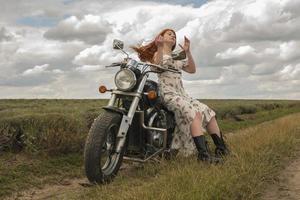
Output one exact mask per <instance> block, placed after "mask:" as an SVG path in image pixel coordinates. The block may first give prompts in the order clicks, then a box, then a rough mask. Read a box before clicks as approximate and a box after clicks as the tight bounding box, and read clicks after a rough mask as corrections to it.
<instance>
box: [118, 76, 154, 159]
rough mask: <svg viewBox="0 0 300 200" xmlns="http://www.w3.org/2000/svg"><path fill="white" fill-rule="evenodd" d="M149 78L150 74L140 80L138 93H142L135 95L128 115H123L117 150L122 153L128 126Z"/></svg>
mask: <svg viewBox="0 0 300 200" xmlns="http://www.w3.org/2000/svg"><path fill="white" fill-rule="evenodd" d="M147 79H148V75H145V76H144V77H143V79H142V80H141V82H140V85H139V87H138V89H137V93H138V94H140V96H135V97H134V98H133V101H132V103H131V105H130V108H129V111H128V113H127V116H126V115H123V118H122V122H121V124H120V128H119V131H118V135H117V138H119V141H118V143H117V147H116V152H117V153H120V152H121V149H122V147H123V146H124V144H125V141H126V135H127V133H128V128H129V126H130V124H131V122H132V119H133V116H134V114H135V111H136V108H137V106H138V104H139V101H140V98H141V93H142V91H143V89H144V86H145V83H146V80H147Z"/></svg>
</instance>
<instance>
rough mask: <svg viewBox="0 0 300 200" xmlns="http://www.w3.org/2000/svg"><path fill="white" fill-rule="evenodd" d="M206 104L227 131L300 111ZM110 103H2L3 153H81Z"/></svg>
mask: <svg viewBox="0 0 300 200" xmlns="http://www.w3.org/2000/svg"><path fill="white" fill-rule="evenodd" d="M201 101H202V100H201ZM202 102H204V103H206V104H207V105H209V106H210V107H211V108H212V109H214V110H215V111H216V113H217V118H218V120H219V123H220V125H221V127H222V129H223V132H228V131H232V130H235V129H236V128H243V127H246V126H249V125H252V124H256V123H259V122H262V121H265V120H266V119H268V118H269V120H270V119H272V117H273V116H274V113H276V115H277V117H279V116H283V115H285V114H288V113H293V112H300V101H291V100H272V101H270V100H268V101H261V100H203V101H202ZM106 103H107V100H56V99H53V100H46V99H41V100H22V99H18V100H0V152H1V150H2V151H3V150H4V149H6V150H11V151H15V152H18V151H20V150H25V152H28V153H40V154H43V153H44V154H45V153H46V154H66V153H74V152H81V151H82V149H83V144H84V139H85V136H86V134H87V132H88V129H89V127H90V126H91V124H92V122H93V120H94V118H96V116H97V115H99V114H100V112H101V111H102V110H101V107H102V106H103V105H105V104H106ZM236 122H238V123H236Z"/></svg>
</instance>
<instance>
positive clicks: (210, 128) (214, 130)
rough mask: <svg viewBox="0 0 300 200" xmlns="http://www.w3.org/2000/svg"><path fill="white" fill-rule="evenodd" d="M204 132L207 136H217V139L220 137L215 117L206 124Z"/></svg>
mask: <svg viewBox="0 0 300 200" xmlns="http://www.w3.org/2000/svg"><path fill="white" fill-rule="evenodd" d="M206 130H207V132H208V133H209V134H217V135H218V136H219V137H221V134H220V128H219V126H218V123H217V120H216V118H215V117H212V118H211V120H210V121H209V122H208V124H207V126H206Z"/></svg>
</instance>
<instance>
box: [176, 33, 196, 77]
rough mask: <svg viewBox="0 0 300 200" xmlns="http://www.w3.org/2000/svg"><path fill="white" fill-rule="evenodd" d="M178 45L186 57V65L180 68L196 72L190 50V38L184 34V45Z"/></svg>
mask: <svg viewBox="0 0 300 200" xmlns="http://www.w3.org/2000/svg"><path fill="white" fill-rule="evenodd" d="M179 46H180V47H181V48H182V49H183V50H184V51H185V53H186V56H187V58H188V63H187V65H186V66H183V68H182V70H184V71H186V72H188V73H191V74H193V73H195V72H196V66H195V62H194V59H193V56H192V53H191V51H190V40H189V39H188V38H187V37H185V36H184V45H183V46H182V45H181V44H179Z"/></svg>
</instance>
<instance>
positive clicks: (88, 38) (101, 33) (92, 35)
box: [45, 14, 111, 44]
mask: <svg viewBox="0 0 300 200" xmlns="http://www.w3.org/2000/svg"><path fill="white" fill-rule="evenodd" d="M109 32H111V28H110V24H109V23H108V22H107V21H106V20H104V19H103V18H102V17H101V16H97V15H90V14H88V15H85V16H84V17H83V18H82V19H78V18H77V17H76V16H71V17H68V18H67V19H65V20H63V21H61V22H60V23H59V24H58V26H57V27H55V28H52V29H50V30H48V31H47V32H46V33H45V37H46V38H49V39H57V40H63V41H69V40H80V41H85V42H88V43H92V44H93V43H101V42H102V41H104V39H105V37H106V35H107V34H108V33H109Z"/></svg>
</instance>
